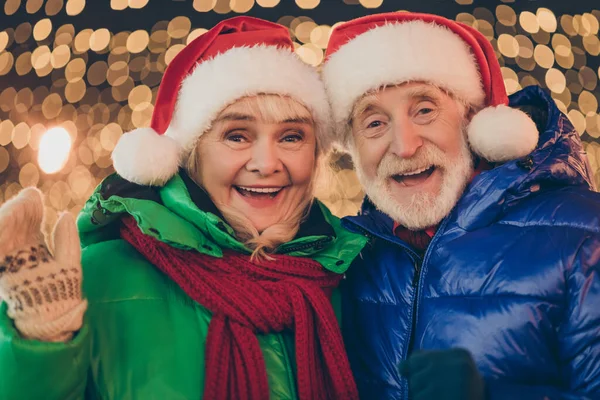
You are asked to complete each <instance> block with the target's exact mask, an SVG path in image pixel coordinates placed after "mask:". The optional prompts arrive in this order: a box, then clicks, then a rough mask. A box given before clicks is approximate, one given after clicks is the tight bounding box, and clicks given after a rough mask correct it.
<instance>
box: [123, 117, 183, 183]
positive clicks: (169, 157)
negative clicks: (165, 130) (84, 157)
mask: <svg viewBox="0 0 600 400" xmlns="http://www.w3.org/2000/svg"><path fill="white" fill-rule="evenodd" d="M180 157H181V148H180V146H179V145H178V144H177V142H175V140H173V139H172V138H170V137H168V136H166V135H159V134H158V133H156V131H155V130H154V129H152V128H138V129H135V130H133V131H131V132H128V133H126V134H124V135H123V136H121V138H120V139H119V142H118V143H117V145H116V146H115V149H114V150H113V153H112V160H113V166H114V168H115V171H117V173H118V174H119V175H121V176H122V177H123V178H125V179H127V180H128V181H130V182H135V183H138V184H140V185H156V186H162V185H164V184H165V183H166V182H167V181H168V180H169V179H171V178H172V177H173V175H175V174H176V173H177V171H178V169H179V162H180Z"/></svg>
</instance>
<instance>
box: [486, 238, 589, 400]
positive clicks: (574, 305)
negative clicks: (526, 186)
mask: <svg viewBox="0 0 600 400" xmlns="http://www.w3.org/2000/svg"><path fill="white" fill-rule="evenodd" d="M565 268H566V270H565V279H566V296H565V301H566V302H567V306H566V310H567V311H566V313H565V316H564V323H563V324H562V326H561V327H560V329H559V331H558V338H559V343H558V349H557V357H558V359H559V361H560V363H561V370H562V371H561V372H562V376H563V381H562V382H561V384H560V386H561V389H558V387H542V386H527V385H514V384H509V385H505V384H502V382H500V381H497V382H488V384H487V385H488V393H489V395H490V396H489V398H490V400H496V399H498V400H501V399H502V400H503V399H510V400H520V399H523V400H525V399H527V400H532V399H572V400H575V399H577V400H583V399H599V398H600V234H598V233H595V234H590V235H589V236H588V237H587V238H586V239H585V240H584V241H583V243H582V245H581V246H580V248H579V250H578V251H577V252H576V253H574V255H573V257H572V259H571V260H570V262H568V263H567V265H565ZM565 387H566V388H567V389H565Z"/></svg>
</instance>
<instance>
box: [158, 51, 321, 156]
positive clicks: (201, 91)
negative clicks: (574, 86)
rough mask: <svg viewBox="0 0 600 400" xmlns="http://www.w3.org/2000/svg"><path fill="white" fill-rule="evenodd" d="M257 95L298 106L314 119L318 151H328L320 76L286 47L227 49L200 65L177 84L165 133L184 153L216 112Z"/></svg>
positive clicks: (204, 130) (189, 149) (206, 126)
mask: <svg viewBox="0 0 600 400" xmlns="http://www.w3.org/2000/svg"><path fill="white" fill-rule="evenodd" d="M256 94H281V95H287V96H290V97H292V98H293V99H294V100H296V101H298V102H299V103H301V104H303V105H304V106H305V107H307V108H308V110H309V111H310V112H311V114H312V115H313V117H314V118H315V123H316V125H317V135H318V136H317V138H318V139H317V140H318V141H319V145H320V148H321V149H325V150H326V149H328V148H329V146H330V144H331V141H332V139H333V138H332V133H331V130H330V129H329V128H330V126H331V125H330V111H329V103H328V100H327V95H326V93H325V88H324V85H323V83H322V82H321V80H320V77H319V74H318V73H317V71H316V70H315V68H314V67H312V66H310V65H308V64H305V63H304V62H303V61H302V60H300V58H299V57H298V56H297V55H296V54H295V53H292V52H291V51H290V50H289V49H287V48H276V47H274V46H264V45H259V46H255V47H237V48H232V49H230V50H228V51H227V52H225V53H223V54H219V55H217V56H216V57H214V58H213V59H211V60H207V61H204V62H202V63H200V64H199V65H198V66H197V67H196V68H195V69H194V71H193V72H192V73H191V74H190V75H189V76H187V77H186V78H185V79H184V81H183V83H182V86H181V89H180V91H179V97H178V100H177V105H176V107H175V114H174V116H173V120H172V121H171V125H170V126H169V129H168V131H167V132H166V135H168V136H171V137H172V138H173V139H175V140H176V141H177V143H179V144H180V146H181V147H182V148H183V149H184V152H189V151H191V150H192V148H193V147H194V145H195V143H196V140H197V139H198V138H199V137H200V136H201V135H202V134H203V133H204V132H206V131H207V130H208V129H209V128H210V126H211V123H212V121H213V120H214V119H215V118H216V117H217V115H218V114H219V112H220V111H221V110H223V109H224V108H225V107H227V106H228V105H230V104H231V103H233V102H234V101H235V100H237V99H239V98H242V97H245V96H252V95H256Z"/></svg>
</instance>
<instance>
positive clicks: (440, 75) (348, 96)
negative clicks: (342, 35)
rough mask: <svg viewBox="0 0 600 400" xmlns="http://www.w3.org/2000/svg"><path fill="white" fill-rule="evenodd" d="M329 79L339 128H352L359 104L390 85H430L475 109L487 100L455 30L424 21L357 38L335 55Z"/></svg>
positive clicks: (384, 28) (327, 73)
mask: <svg viewBox="0 0 600 400" xmlns="http://www.w3.org/2000/svg"><path fill="white" fill-rule="evenodd" d="M323 79H324V81H325V86H326V88H327V93H328V95H329V99H330V102H331V105H332V107H333V117H334V123H335V124H336V126H338V127H340V126H344V125H346V124H347V123H348V120H349V117H350V114H351V112H352V108H353V107H354V104H355V103H356V101H357V100H358V99H360V98H361V97H362V96H363V95H364V94H365V93H367V92H369V91H372V90H375V89H377V88H380V87H382V86H384V85H394V84H400V83H403V82H409V81H426V82H429V83H432V84H434V85H436V86H439V87H440V88H444V89H446V90H448V91H450V92H452V93H453V94H454V95H456V96H457V97H458V98H460V99H461V100H463V101H465V102H466V103H468V104H471V105H478V106H481V105H483V103H484V100H485V93H484V91H483V86H482V84H481V81H480V76H479V71H478V70H477V62H476V60H475V58H474V56H473V55H472V53H471V51H470V49H469V47H468V45H467V44H466V43H465V42H464V41H463V40H462V39H461V38H460V37H459V36H457V35H456V34H455V33H453V32H452V31H450V30H449V29H447V28H445V27H442V26H440V25H436V24H433V23H426V22H423V21H410V22H403V23H389V24H386V25H382V26H379V27H376V28H373V29H371V30H370V31H367V32H365V33H363V34H361V35H359V36H357V37H355V38H354V39H352V40H350V41H349V42H348V43H346V44H345V45H343V46H341V47H340V48H339V49H338V51H336V52H335V53H333V54H332V55H331V56H329V59H328V61H327V62H326V63H325V66H324V68H323ZM339 133H342V132H339Z"/></svg>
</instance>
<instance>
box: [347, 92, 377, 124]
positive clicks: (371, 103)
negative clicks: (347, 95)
mask: <svg viewBox="0 0 600 400" xmlns="http://www.w3.org/2000/svg"><path fill="white" fill-rule="evenodd" d="M376 108H377V99H376V98H375V97H374V96H371V97H369V98H365V99H363V100H362V101H361V102H360V103H358V105H357V107H356V108H355V109H354V111H353V112H352V120H354V119H355V118H358V117H360V116H361V115H363V114H365V113H368V112H371V111H373V110H375V109H376Z"/></svg>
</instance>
